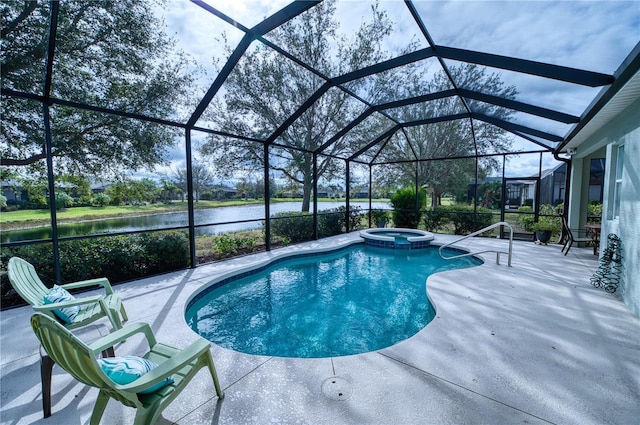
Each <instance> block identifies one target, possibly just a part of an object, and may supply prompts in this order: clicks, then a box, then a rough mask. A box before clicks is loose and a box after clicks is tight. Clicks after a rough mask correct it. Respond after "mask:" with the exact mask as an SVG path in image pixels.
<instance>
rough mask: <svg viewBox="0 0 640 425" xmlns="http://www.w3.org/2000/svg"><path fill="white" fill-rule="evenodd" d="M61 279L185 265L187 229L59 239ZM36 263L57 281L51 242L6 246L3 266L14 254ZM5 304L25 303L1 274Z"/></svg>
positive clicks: (114, 279)
mask: <svg viewBox="0 0 640 425" xmlns="http://www.w3.org/2000/svg"><path fill="white" fill-rule="evenodd" d="M59 252H60V269H61V275H62V283H69V282H76V281H79V280H85V279H92V278H96V277H103V276H104V277H106V278H108V279H109V281H110V282H111V283H112V284H116V283H119V282H124V281H128V280H133V279H138V278H141V277H145V276H150V275H154V274H159V273H164V272H168V271H173V270H178V269H181V268H185V267H187V266H188V265H189V241H188V238H187V235H186V233H185V232H179V231H168V232H155V233H142V234H136V235H120V236H110V237H100V238H91V239H78V240H72V241H63V242H61V243H60V247H59ZM15 256H17V257H21V258H24V259H25V260H26V261H28V262H30V263H31V264H33V266H34V267H35V269H36V270H37V271H38V275H39V276H40V278H41V279H42V281H43V282H44V283H45V284H46V285H47V286H49V287H51V286H53V284H54V283H55V281H56V278H55V271H54V269H53V252H52V249H51V244H48V243H43V244H37V245H25V246H18V247H13V248H3V250H2V261H3V266H4V264H5V262H6V261H9V259H10V258H11V257H15ZM1 287H2V294H1V296H2V308H5V307H10V306H14V305H22V304H24V302H23V301H22V299H21V298H20V297H19V296H18V295H17V294H15V293H14V292H13V291H12V288H11V285H10V284H9V282H8V278H7V276H6V274H3V275H2V285H1Z"/></svg>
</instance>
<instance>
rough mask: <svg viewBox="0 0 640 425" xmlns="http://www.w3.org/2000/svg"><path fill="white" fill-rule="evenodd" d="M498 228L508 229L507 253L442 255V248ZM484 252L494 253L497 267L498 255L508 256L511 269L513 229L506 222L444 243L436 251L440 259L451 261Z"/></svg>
mask: <svg viewBox="0 0 640 425" xmlns="http://www.w3.org/2000/svg"><path fill="white" fill-rule="evenodd" d="M498 226H507V227H508V228H509V251H508V252H505V251H498V250H495V249H486V250H484V251H474V252H467V253H465V254H460V255H454V256H453V257H445V256H444V255H442V250H443V249H444V248H446V247H449V246H451V245H453V244H455V243H458V242H460V241H463V240H465V239H467V238H471V237H473V236H477V235H479V234H481V233H484V232H486V231H487V230H491V229H494V228H496V227H498ZM485 252H495V253H496V264H498V265H500V254H507V255H508V262H507V265H508V266H509V267H511V254H512V252H513V227H511V225H510V224H509V223H507V222H506V221H501V222H499V223H495V224H492V225H491V226H487V227H485V228H484V229H480V230H478V231H477V232H473V233H471V234H469V235H467V236H463V237H461V238H460V239H456V240H455V241H453V242H449V243H446V244H444V245H442V246H440V248H439V249H438V253H439V254H440V257H442V258H443V259H445V260H453V259H454V258H460V257H468V256H470V255H476V254H482V253H485Z"/></svg>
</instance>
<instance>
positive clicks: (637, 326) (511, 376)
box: [0, 233, 640, 425]
mask: <svg viewBox="0 0 640 425" xmlns="http://www.w3.org/2000/svg"><path fill="white" fill-rule="evenodd" d="M357 238H358V235H357V233H352V234H349V235H342V236H337V237H333V238H327V239H323V240H321V241H317V242H310V243H306V244H303V245H297V246H295V247H288V248H282V249H278V250H274V251H272V252H271V253H262V254H257V255H252V256H247V257H242V258H238V259H234V260H229V261H225V262H220V263H217V264H211V265H205V266H200V267H198V268H196V269H192V270H185V271H180V272H176V273H171V274H167V275H163V276H159V277H154V278H147V279H143V280H139V281H135V282H131V283H127V284H122V285H118V286H116V287H115V290H116V292H117V293H118V294H119V295H120V296H121V297H122V298H123V300H124V303H125V305H126V308H127V311H128V314H129V319H130V321H144V322H148V323H150V324H151V326H152V328H153V329H154V331H155V332H156V334H157V336H158V339H159V340H160V341H163V342H167V343H171V344H174V345H177V346H186V345H187V344H188V343H189V342H191V341H193V340H194V339H195V338H197V336H196V335H195V334H194V333H193V332H192V331H191V330H190V329H189V327H188V326H187V325H186V323H185V320H184V309H185V305H186V302H187V301H188V299H189V297H190V296H191V294H192V293H193V292H194V291H196V290H197V289H198V288H199V287H200V286H201V285H203V284H205V283H206V282H208V281H209V280H211V279H212V278H213V277H215V276H219V275H220V274H223V273H227V272H229V271H231V270H234V269H237V268H244V267H248V266H250V265H255V264H259V263H261V262H264V261H266V260H267V259H269V258H273V257H276V256H279V255H282V254H283V253H287V252H292V251H295V252H301V251H302V250H307V249H318V248H321V247H325V246H337V245H340V244H346V243H350V241H353V240H354V239H357ZM450 240H452V237H451V236H448V235H437V236H436V240H435V242H436V243H445V242H448V241H450ZM505 244H506V241H502V240H497V239H485V238H482V239H480V238H476V239H474V240H473V245H472V246H471V248H472V249H478V248H481V247H482V248H484V247H489V246H496V245H500V246H502V247H503V249H504V246H505ZM482 257H483V258H484V260H485V264H484V265H482V266H479V267H474V268H468V269H462V270H456V271H449V272H444V273H439V274H436V275H434V276H432V277H431V278H430V279H429V280H428V291H429V295H430V297H431V299H432V301H433V302H434V304H435V307H436V311H437V316H436V318H435V319H434V320H433V321H432V322H431V323H430V324H429V325H428V326H427V327H425V328H424V329H423V330H422V331H420V332H419V333H418V334H416V335H415V336H413V337H411V338H409V339H408V340H405V341H403V342H401V343H399V344H396V345H394V346H392V347H389V348H385V349H382V350H379V351H376V352H371V353H366V354H360V355H354V356H345V357H333V358H324V359H292V358H278V357H264V356H253V355H247V354H242V353H238V352H234V351H231V350H227V349H224V348H221V347H219V346H216V345H213V344H212V347H211V351H212V353H213V358H214V360H215V362H216V367H217V370H218V374H219V377H220V383H221V385H222V387H223V389H224V391H225V393H226V397H225V398H224V399H223V400H221V401H220V400H218V399H217V397H216V396H215V391H214V388H213V383H212V382H211V379H210V376H209V375H207V373H206V371H205V370H203V371H201V372H199V373H198V375H197V376H196V378H195V379H194V380H193V381H192V383H191V384H190V386H188V387H187V389H186V390H185V391H184V392H183V393H182V394H181V395H180V396H179V397H178V398H177V399H176V400H175V401H174V402H173V404H172V405H171V406H170V407H169V408H168V409H167V410H165V412H164V413H163V416H162V418H161V419H160V420H158V422H157V423H158V424H172V423H178V424H189V425H195V424H393V425H398V424H432V423H433V424H516V423H527V424H539V423H554V424H580V425H584V424H605V423H606V424H623V425H626V424H637V423H638V418H640V319H638V318H637V317H635V316H633V315H632V314H631V313H630V311H629V310H628V309H627V308H626V306H625V305H624V304H623V303H622V302H621V301H620V299H619V298H618V297H617V296H616V295H612V294H607V293H605V292H604V291H602V290H600V289H596V288H594V287H592V286H591V285H590V283H589V278H590V277H591V275H592V274H593V272H594V271H595V270H596V268H597V266H598V261H597V257H596V256H594V255H593V250H592V249H591V248H576V247H573V248H572V249H571V251H570V253H569V255H568V256H566V257H565V256H564V255H562V254H561V252H560V246H559V245H555V244H550V245H548V246H539V245H535V244H533V243H532V242H514V250H513V266H512V267H507V266H506V263H507V261H506V257H504V256H503V258H502V259H501V265H496V263H495V254H483V255H482ZM31 314H32V310H31V308H30V307H22V308H17V309H12V310H8V311H3V312H2V313H0V334H1V339H0V344H1V345H0V350H1V356H0V358H1V360H0V361H1V365H0V376H1V380H0V391H1V400H0V402H1V405H0V422H1V423H2V424H16V425H17V424H65V425H66V424H86V423H88V422H89V417H90V416H91V410H92V408H93V403H94V401H95V399H96V397H97V393H98V392H97V390H95V389H89V388H87V387H86V386H85V385H83V384H80V383H78V382H77V381H75V380H74V379H72V378H71V377H70V376H69V375H68V374H67V373H66V372H64V371H63V370H62V369H60V368H59V367H56V368H54V376H53V387H52V393H53V400H52V411H53V415H52V416H51V417H50V418H48V419H43V418H42V405H41V388H40V372H39V354H38V347H39V345H38V343H37V340H36V338H35V335H34V334H33V332H32V331H31V330H30V328H29V317H30V315H31ZM98 323H99V324H98V325H94V326H90V327H88V328H86V329H85V330H83V331H81V332H80V333H79V335H80V336H81V338H83V339H87V340H89V339H94V338H97V337H98V336H100V335H104V334H106V333H107V332H108V331H109V326H108V322H107V321H106V320H105V321H102V322H98ZM139 344H140V341H139V340H137V339H135V338H132V339H130V340H128V341H127V342H126V343H125V344H123V345H121V346H118V347H117V348H116V351H117V353H118V354H119V355H125V354H135V353H136V351H137V349H138V345H139ZM335 377H337V379H335V380H336V382H337V383H338V384H339V385H337V386H330V385H329V388H328V389H327V386H326V385H325V386H324V388H325V391H323V384H325V382H326V381H327V379H329V378H335ZM334 388H335V390H339V391H341V392H342V394H343V396H342V397H336V396H335V394H334V393H333V391H334ZM134 415H135V412H134V410H133V409H131V408H128V407H123V406H122V405H120V404H119V403H117V402H115V401H113V400H112V401H110V402H109V404H108V406H107V410H106V412H105V415H104V417H103V420H102V423H104V424H131V423H133V417H134Z"/></svg>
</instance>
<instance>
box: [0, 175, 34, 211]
mask: <svg viewBox="0 0 640 425" xmlns="http://www.w3.org/2000/svg"><path fill="white" fill-rule="evenodd" d="M0 184H1V185H2V196H4V197H5V198H6V199H7V204H9V205H12V204H17V203H18V202H22V201H28V200H29V194H28V193H27V190H26V189H23V188H22V185H21V184H20V183H18V182H17V181H16V180H3V181H2V182H0Z"/></svg>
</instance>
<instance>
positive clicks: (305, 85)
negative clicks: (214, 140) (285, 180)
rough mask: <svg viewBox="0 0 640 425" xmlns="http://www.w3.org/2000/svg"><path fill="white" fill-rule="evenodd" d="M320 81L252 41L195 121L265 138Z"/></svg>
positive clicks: (200, 124) (320, 84)
mask: <svg viewBox="0 0 640 425" xmlns="http://www.w3.org/2000/svg"><path fill="white" fill-rule="evenodd" d="M323 84H324V80H322V79H321V78H319V77H317V76H316V75H314V74H313V73H312V72H310V71H308V70H307V69H305V68H304V67H302V66H300V65H298V64H297V63H295V62H294V61H292V60H290V59H287V58H286V57H284V56H282V55H281V54H280V53H278V52H276V51H275V50H273V49H271V48H270V47H268V46H266V45H264V44H263V43H261V42H259V41H254V42H253V43H251V45H250V46H249V48H248V49H247V50H246V52H245V53H244V55H243V56H242V58H241V59H240V60H239V62H238V63H237V64H236V66H235V67H234V68H233V70H232V71H231V73H230V74H229V76H228V77H227V78H226V80H225V81H224V83H223V84H222V86H221V88H220V90H219V91H218V93H217V94H216V96H215V97H214V98H213V101H212V102H211V103H210V105H209V106H208V107H207V108H206V110H205V112H204V114H203V116H202V117H201V118H200V119H199V120H198V122H197V125H198V126H203V127H206V128H211V129H213V130H219V131H223V132H228V133H231V134H235V135H240V136H243V137H253V138H258V139H266V138H267V137H268V136H269V135H271V134H272V133H274V132H275V131H276V130H277V129H278V128H279V127H280V126H281V125H282V124H284V123H285V121H286V120H287V118H289V117H290V116H291V115H292V114H293V113H294V112H295V111H297V110H298V109H299V108H300V107H301V106H302V105H303V104H304V103H305V101H306V100H307V99H309V98H310V97H311V96H312V95H313V94H314V93H315V92H316V91H317V90H318V89H320V87H322V85H323Z"/></svg>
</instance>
